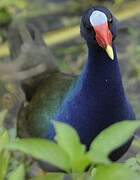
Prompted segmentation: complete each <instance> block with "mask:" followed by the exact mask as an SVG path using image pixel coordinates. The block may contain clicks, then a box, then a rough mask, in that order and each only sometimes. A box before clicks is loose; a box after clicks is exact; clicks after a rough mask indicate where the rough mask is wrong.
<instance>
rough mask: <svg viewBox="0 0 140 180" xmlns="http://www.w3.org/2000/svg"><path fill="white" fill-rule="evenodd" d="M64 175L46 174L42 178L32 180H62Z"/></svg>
mask: <svg viewBox="0 0 140 180" xmlns="http://www.w3.org/2000/svg"><path fill="white" fill-rule="evenodd" d="M65 175H66V174H64V173H47V174H44V175H42V176H38V177H35V178H33V179H32V180H46V179H47V180H63V179H64V176H65Z"/></svg>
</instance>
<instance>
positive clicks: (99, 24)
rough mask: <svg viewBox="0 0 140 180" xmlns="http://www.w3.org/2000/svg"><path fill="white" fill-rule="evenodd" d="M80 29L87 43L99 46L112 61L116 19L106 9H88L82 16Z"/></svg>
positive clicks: (98, 7) (99, 7)
mask: <svg viewBox="0 0 140 180" xmlns="http://www.w3.org/2000/svg"><path fill="white" fill-rule="evenodd" d="M80 29H81V35H82V37H83V38H84V39H85V40H86V41H87V42H88V43H91V44H97V45H99V46H101V47H102V48H103V49H105V50H106V52H107V54H108V56H109V57H110V58H111V59H112V60H113V59H114V53H113V48H112V42H113V40H114V39H115V37H116V32H117V30H116V29H117V28H116V18H115V17H114V16H113V15H112V13H111V12H110V11H109V10H108V9H107V8H105V7H101V6H95V7H92V8H90V9H88V10H87V11H86V12H85V13H84V15H83V16H82V19H81V28H80Z"/></svg>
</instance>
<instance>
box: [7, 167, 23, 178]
mask: <svg viewBox="0 0 140 180" xmlns="http://www.w3.org/2000/svg"><path fill="white" fill-rule="evenodd" d="M24 179H25V170H24V165H23V164H21V165H20V166H19V167H17V168H16V169H15V170H14V171H13V172H11V173H10V175H9V178H8V180H24Z"/></svg>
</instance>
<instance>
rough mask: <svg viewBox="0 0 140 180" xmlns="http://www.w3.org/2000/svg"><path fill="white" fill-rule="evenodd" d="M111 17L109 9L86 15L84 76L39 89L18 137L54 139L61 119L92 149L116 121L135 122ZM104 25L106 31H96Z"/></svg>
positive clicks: (55, 78)
mask: <svg viewBox="0 0 140 180" xmlns="http://www.w3.org/2000/svg"><path fill="white" fill-rule="evenodd" d="M95 9H99V10H100V11H102V13H100V11H98V12H97V11H95ZM94 12H95V13H94ZM91 14H92V15H91ZM105 14H106V15H105ZM91 16H92V17H91ZM95 16H99V22H96V21H97V19H96V18H95V19H96V20H95V21H94V17H95ZM89 17H90V21H91V24H93V26H95V32H96V30H97V32H96V36H95V32H93V29H92V30H91V27H90V28H89V20H88V22H87V19H89ZM102 17H103V19H101V18H102ZM107 18H112V15H111V14H110V12H109V11H108V10H107V9H105V8H99V7H97V8H92V9H90V10H88V12H86V13H85V15H84V16H83V18H82V24H81V34H82V36H83V37H84V38H85V40H86V42H87V46H88V59H87V63H86V65H85V67H84V69H83V71H82V73H81V74H80V75H79V76H77V77H74V76H71V75H66V74H63V73H61V72H59V71H57V72H53V73H52V74H50V75H49V76H47V77H46V79H44V80H43V81H42V83H39V84H38V87H37V88H36V90H35V92H34V95H33V96H32V98H31V100H30V102H29V104H28V105H27V106H26V108H24V111H23V110H21V112H20V113H19V120H18V134H19V135H20V136H21V137H25V136H26V135H28V136H29V137H30V136H31V137H42V138H48V139H53V138H54V136H55V131H54V128H53V125H52V123H51V121H52V120H57V121H62V122H65V123H68V124H69V125H72V126H73V127H74V128H75V129H76V130H77V132H78V134H79V136H80V139H81V142H82V143H83V144H85V145H86V146H87V148H88V147H89V145H90V143H91V141H92V140H93V139H94V138H95V137H96V136H97V135H98V134H99V133H100V132H101V131H102V130H103V129H104V128H107V127H108V126H110V125H112V124H113V123H116V122H118V121H122V120H133V119H135V114H134V112H133V110H132V107H131V105H130V104H129V101H128V99H127V97H126V96H125V92H124V88H123V84H122V79H121V73H120V68H119V63H118V58H117V52H116V48H115V45H114V42H113V39H114V37H115V30H114V29H113V27H112V29H111V28H110V30H109V27H111V26H113V25H112V24H109V26H108V25H107V26H106V24H107V20H106V19H107ZM109 21H110V19H109ZM104 22H105V24H103V30H100V28H99V29H98V27H96V24H97V25H100V23H104ZM86 23H87V25H85V24H86ZM101 25H102V24H101ZM86 26H88V28H87V29H86ZM98 31H99V32H98ZM106 33H107V35H106ZM97 35H98V37H97ZM94 36H95V37H94ZM105 48H106V52H107V53H106V52H105ZM107 54H108V55H107ZM111 59H114V60H111ZM129 144H130V143H129ZM122 152H123V151H122ZM122 152H120V154H119V155H118V156H117V157H120V156H121V155H122ZM123 153H124V152H123ZM112 159H116V158H114V157H113V158H112Z"/></svg>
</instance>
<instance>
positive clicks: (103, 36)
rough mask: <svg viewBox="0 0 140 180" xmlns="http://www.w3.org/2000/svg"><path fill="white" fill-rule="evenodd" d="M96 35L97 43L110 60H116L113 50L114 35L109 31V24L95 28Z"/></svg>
mask: <svg viewBox="0 0 140 180" xmlns="http://www.w3.org/2000/svg"><path fill="white" fill-rule="evenodd" d="M94 30H95V33H96V41H97V42H98V44H99V45H100V46H101V47H102V48H104V49H105V50H106V53H107V54H108V56H109V57H110V59H112V60H114V52H113V48H112V33H111V31H110V30H109V27H108V23H107V22H106V23H104V24H101V25H96V26H94Z"/></svg>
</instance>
